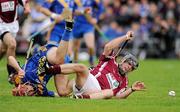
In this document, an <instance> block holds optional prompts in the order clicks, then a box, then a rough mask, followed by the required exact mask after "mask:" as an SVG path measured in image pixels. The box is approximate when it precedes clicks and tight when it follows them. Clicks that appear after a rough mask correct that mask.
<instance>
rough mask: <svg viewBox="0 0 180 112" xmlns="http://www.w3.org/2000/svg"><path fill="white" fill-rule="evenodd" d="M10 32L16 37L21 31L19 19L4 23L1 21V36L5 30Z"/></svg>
mask: <svg viewBox="0 0 180 112" xmlns="http://www.w3.org/2000/svg"><path fill="white" fill-rule="evenodd" d="M7 31H8V32H10V33H11V34H12V36H13V37H14V38H15V37H16V35H17V32H18V31H19V23H18V21H14V22H12V23H4V22H0V36H1V35H2V34H3V33H4V32H7Z"/></svg>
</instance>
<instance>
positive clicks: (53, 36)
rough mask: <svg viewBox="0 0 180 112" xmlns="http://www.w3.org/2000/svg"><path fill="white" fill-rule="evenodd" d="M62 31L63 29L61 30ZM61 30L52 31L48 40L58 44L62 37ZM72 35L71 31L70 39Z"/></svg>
mask: <svg viewBox="0 0 180 112" xmlns="http://www.w3.org/2000/svg"><path fill="white" fill-rule="evenodd" d="M63 32H64V31H63ZM63 32H61V31H60V32H57V31H54V30H53V31H52V32H51V35H50V38H49V41H50V42H53V43H54V42H55V43H56V44H59V42H60V41H61V39H62V35H63ZM72 38H73V36H72V33H71V36H70V39H72Z"/></svg>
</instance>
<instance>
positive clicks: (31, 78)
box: [22, 44, 66, 96]
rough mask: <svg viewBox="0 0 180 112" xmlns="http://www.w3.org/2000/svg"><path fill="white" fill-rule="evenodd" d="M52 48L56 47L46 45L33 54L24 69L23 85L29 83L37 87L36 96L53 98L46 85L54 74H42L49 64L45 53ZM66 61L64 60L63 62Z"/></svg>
mask: <svg viewBox="0 0 180 112" xmlns="http://www.w3.org/2000/svg"><path fill="white" fill-rule="evenodd" d="M52 47H57V45H52V44H48V45H46V46H44V47H41V49H40V50H39V51H38V52H37V53H36V54H34V55H33V56H32V57H31V58H30V59H29V60H28V62H27V65H26V69H25V76H24V78H23V79H22V82H23V83H26V82H30V83H32V84H34V85H36V86H37V94H38V95H40V96H54V93H53V92H52V91H48V90H47V88H46V85H47V83H48V81H49V79H50V78H51V77H52V76H53V75H55V74H46V73H45V74H43V75H42V72H45V69H46V67H47V66H51V64H49V63H48V61H47V56H46V55H47V52H48V50H49V49H51V48H52ZM65 61H66V60H65Z"/></svg>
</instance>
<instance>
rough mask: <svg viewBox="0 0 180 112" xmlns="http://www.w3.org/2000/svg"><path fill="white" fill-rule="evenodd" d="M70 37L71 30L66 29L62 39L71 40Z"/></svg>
mask: <svg viewBox="0 0 180 112" xmlns="http://www.w3.org/2000/svg"><path fill="white" fill-rule="evenodd" d="M70 37H71V31H69V30H66V29H65V31H64V33H63V36H62V40H64V41H69V39H70Z"/></svg>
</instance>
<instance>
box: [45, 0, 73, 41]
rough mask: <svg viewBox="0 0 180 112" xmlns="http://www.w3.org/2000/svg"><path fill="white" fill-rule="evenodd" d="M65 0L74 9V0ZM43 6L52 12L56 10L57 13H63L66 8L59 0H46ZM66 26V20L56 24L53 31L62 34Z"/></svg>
mask: <svg viewBox="0 0 180 112" xmlns="http://www.w3.org/2000/svg"><path fill="white" fill-rule="evenodd" d="M64 1H65V2H66V3H67V5H68V6H69V9H70V10H72V11H73V7H74V0H64ZM43 7H45V8H48V9H49V10H50V11H51V12H54V13H57V14H61V13H62V11H63V9H64V6H63V5H62V4H61V3H60V2H59V1H58V0H53V2H51V3H49V2H47V1H46V2H44V3H43ZM52 21H53V20H52ZM64 28H65V21H62V22H59V23H58V24H56V25H55V26H54V28H53V30H52V32H56V33H57V34H55V35H58V34H59V35H62V34H63V32H64ZM50 38H51V37H50ZM52 38H53V37H52ZM60 38H61V37H60Z"/></svg>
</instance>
